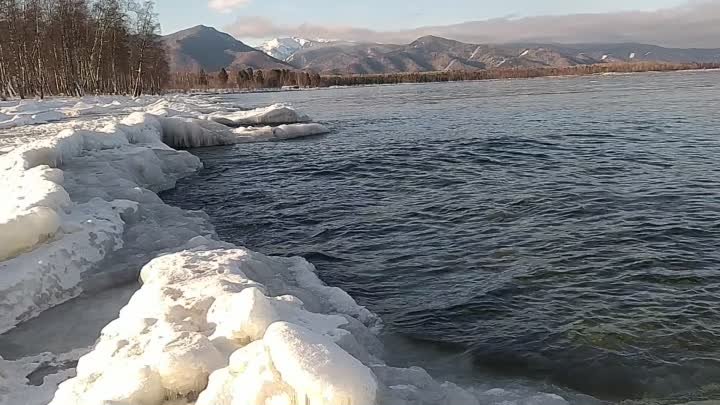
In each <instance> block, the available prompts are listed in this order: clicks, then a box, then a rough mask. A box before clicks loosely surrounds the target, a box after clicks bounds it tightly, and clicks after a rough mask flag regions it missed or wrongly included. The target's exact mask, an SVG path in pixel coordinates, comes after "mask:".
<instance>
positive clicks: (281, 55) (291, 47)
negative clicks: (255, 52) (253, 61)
mask: <svg viewBox="0 0 720 405" xmlns="http://www.w3.org/2000/svg"><path fill="white" fill-rule="evenodd" d="M312 44H313V41H311V40H309V39H304V38H298V37H289V38H274V39H271V40H270V41H267V42H265V43H263V44H262V45H260V46H258V47H257V49H259V50H261V51H263V52H265V53H266V54H268V55H270V56H272V57H273V58H276V59H279V60H287V58H289V57H290V56H292V55H293V54H294V53H295V52H297V51H299V50H301V49H303V48H304V47H305V46H308V45H310V46H311V45H312Z"/></svg>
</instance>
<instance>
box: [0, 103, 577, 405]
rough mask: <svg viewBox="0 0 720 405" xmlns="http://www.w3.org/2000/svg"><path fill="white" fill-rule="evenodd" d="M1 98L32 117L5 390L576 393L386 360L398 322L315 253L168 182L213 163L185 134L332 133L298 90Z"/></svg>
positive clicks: (220, 400) (205, 403)
mask: <svg viewBox="0 0 720 405" xmlns="http://www.w3.org/2000/svg"><path fill="white" fill-rule="evenodd" d="M0 114H2V115H0V117H4V118H7V119H6V120H4V121H2V122H6V123H15V124H13V125H15V126H14V127H13V128H12V129H10V130H5V131H2V132H0V142H2V143H0V145H4V146H5V148H6V151H7V153H5V154H3V155H0V192H2V193H3V195H4V198H3V199H2V201H0V333H2V332H6V333H5V335H3V336H0V349H2V350H0V354H2V355H3V356H5V357H6V359H5V360H3V359H2V358H0V405H18V404H28V405H44V404H47V403H48V402H50V403H51V404H53V405H84V404H87V405H99V404H116V405H120V404H122V405H130V404H132V405H136V404H137V405H170V404H172V405H181V404H196V405H210V404H212V405H223V404H227V405H235V404H243V405H246V404H247V405H254V404H258V405H260V404H263V405H266V404H274V405H280V404H287V405H291V404H313V405H323V404H326V405H338V404H353V405H371V404H383V405H384V404H427V405H437V404H445V405H452V404H456V405H465V404H469V405H472V404H480V403H483V404H485V403H488V404H494V403H497V404H501V403H502V404H508V405H509V404H518V405H520V404H527V405H530V404H536V405H555V404H558V405H560V404H565V403H566V401H565V400H563V399H562V398H560V397H558V396H555V395H550V394H543V393H538V392H534V393H528V394H523V395H519V394H518V393H517V392H510V391H507V390H502V389H494V390H492V389H483V390H477V389H475V390H465V389H462V388H460V387H458V386H456V385H455V384H452V383H449V382H448V383H441V382H437V381H435V380H434V379H433V378H431V377H430V376H429V375H428V374H427V373H426V372H425V371H424V370H422V369H419V368H408V369H400V368H394V367H391V366H389V365H387V364H385V362H384V361H383V358H384V355H383V345H382V343H381V342H380V341H379V340H378V337H377V332H378V331H379V330H380V328H381V321H380V320H379V319H378V318H377V317H376V316H375V315H374V314H372V313H371V312H370V311H368V310H367V309H365V308H363V307H361V306H359V305H358V304H357V303H356V302H355V301H354V300H353V299H352V298H351V297H350V296H349V295H348V294H346V293H345V292H344V291H342V290H340V289H338V288H333V287H329V286H326V285H324V284H323V283H322V282H321V281H320V279H319V278H318V277H317V276H316V274H315V269H314V267H313V266H312V264H310V263H308V262H307V261H305V260H304V259H302V258H277V257H268V256H264V255H262V254H259V253H256V252H252V251H250V250H247V249H245V248H242V247H237V246H233V245H231V244H228V243H225V242H222V241H219V240H217V237H216V235H215V232H214V230H213V227H212V225H211V224H210V222H209V219H208V217H207V216H206V215H205V214H204V213H202V212H190V211H184V210H181V209H178V208H175V207H171V206H169V205H167V204H165V203H164V202H163V201H162V200H161V199H160V198H159V197H158V195H157V193H158V192H160V191H162V190H166V189H169V188H172V187H174V185H175V182H176V181H177V180H178V179H180V178H182V177H183V176H187V175H190V174H192V173H194V172H195V171H197V170H198V169H200V168H201V167H202V163H201V162H200V161H199V160H198V159H197V158H196V157H195V156H193V155H191V154H190V153H188V152H186V151H183V150H176V148H192V147H201V146H212V145H229V144H236V143H243V142H249V141H266V140H281V139H287V138H293V137H299V136H307V135H311V134H316V133H324V132H327V129H326V128H324V127H323V126H322V125H320V124H314V123H309V122H307V121H309V118H308V117H307V116H305V115H304V114H301V113H298V112H297V111H295V110H294V109H292V108H291V107H288V106H283V105H275V106H270V107H267V108H263V109H256V110H251V111H241V110H239V109H238V108H237V107H236V106H231V105H227V104H218V103H212V102H204V101H202V99H200V98H191V97H181V96H177V97H170V98H155V97H146V98H141V99H135V100H131V99H113V100H110V99H108V98H92V99H84V100H82V101H80V102H78V101H77V100H62V99H56V100H48V101H43V102H21V103H18V102H4V103H1V104H0ZM18 117H19V118H18ZM49 121H57V122H54V123H47V122H49ZM43 122H44V124H41V123H43ZM251 124H252V125H259V126H251V127H243V126H246V125H251ZM278 124H282V125H280V126H271V125H278ZM7 126H8V127H10V126H11V124H7ZM138 277H139V278H140V280H141V285H142V287H140V288H139V289H138V290H137V291H135V289H137V288H138V285H137V284H135V282H136V280H137V279H138ZM107 291H112V292H113V293H112V294H108V293H107ZM134 291H135V292H134ZM133 292H134V294H133V295H132V297H131V298H130V299H129V302H125V300H126V297H128V296H129V295H130V294H131V293H133ZM77 297H80V298H77ZM125 304H126V305H125ZM122 305H125V306H124V308H122V309H121V310H119V314H118V309H119V308H120V307H121V306H122ZM48 314H52V316H50V315H48ZM113 318H117V319H115V320H112V319H113ZM111 320H112V322H110V321H111ZM106 322H109V324H107V326H105V324H106ZM60 324H62V326H60ZM103 326H104V328H103ZM100 328H102V332H101V331H100ZM53 334H54V335H53ZM60 335H62V336H60ZM98 335H99V336H100V338H99V339H98V340H97V342H96V343H95V344H93V343H92V342H94V341H95V338H96V337H97V336H98ZM3 345H4V346H3ZM13 345H14V346H17V347H14V348H13V349H12V350H10V348H9V346H13ZM89 346H90V347H89ZM81 356H82V357H81ZM80 357H81V358H80ZM78 359H79V362H77V363H76V361H77V360H78ZM63 381H65V382H63ZM61 382H62V384H60V386H59V389H58V384H59V383H61Z"/></svg>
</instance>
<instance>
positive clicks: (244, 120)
mask: <svg viewBox="0 0 720 405" xmlns="http://www.w3.org/2000/svg"><path fill="white" fill-rule="evenodd" d="M207 118H208V119H209V120H212V121H215V122H218V123H220V124H223V125H227V126H238V127H239V126H246V125H258V124H260V125H279V124H296V123H301V122H308V121H310V117H308V116H307V115H305V114H303V113H300V112H298V111H297V110H295V109H294V108H292V107H290V106H287V105H285V104H274V105H271V106H269V107H264V108H256V109H254V110H249V111H236V112H216V113H213V114H210V115H208V116H207Z"/></svg>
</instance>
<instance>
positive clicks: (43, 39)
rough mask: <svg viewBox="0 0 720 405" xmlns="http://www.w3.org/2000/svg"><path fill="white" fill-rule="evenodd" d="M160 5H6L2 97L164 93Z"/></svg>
mask: <svg viewBox="0 0 720 405" xmlns="http://www.w3.org/2000/svg"><path fill="white" fill-rule="evenodd" d="M159 31H160V25H159V23H158V19H157V16H156V14H155V13H154V9H153V2H152V1H143V2H141V3H138V2H136V1H134V0H0V98H3V99H4V98H7V97H21V98H25V97H41V98H42V97H44V96H45V95H69V96H81V95H85V94H131V95H135V96H137V95H140V94H142V93H159V92H161V91H162V90H163V89H164V88H165V87H166V85H167V80H168V77H169V68H168V63H167V58H166V55H165V50H164V48H163V46H162V43H161V42H160V36H159Z"/></svg>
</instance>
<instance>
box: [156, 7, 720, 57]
mask: <svg viewBox="0 0 720 405" xmlns="http://www.w3.org/2000/svg"><path fill="white" fill-rule="evenodd" d="M155 1H156V8H157V12H158V14H159V16H160V22H161V24H162V29H163V33H164V34H169V33H172V32H175V31H178V30H181V29H184V28H189V27H191V26H195V25H198V24H204V25H208V26H214V27H216V28H218V29H220V30H224V31H227V32H229V33H231V34H233V35H234V36H236V37H238V39H240V40H242V41H244V42H247V43H249V44H251V45H257V44H258V43H260V42H262V41H263V40H265V39H269V38H271V37H274V36H288V35H300V36H309V35H314V36H317V37H322V36H323V35H327V36H331V37H332V38H328V39H346V40H368V41H376V42H389V41H396V42H397V41H405V40H408V39H409V40H412V39H411V37H412V35H416V34H421V33H425V32H429V33H432V34H448V36H452V35H453V34H455V36H457V38H453V39H459V40H461V39H468V40H470V39H476V40H478V41H480V40H490V41H495V40H502V38H499V39H498V38H495V37H493V36H492V35H490V34H491V32H490V28H492V29H493V30H496V31H503V32H505V33H507V32H510V33H511V34H512V33H514V32H513V31H512V30H516V31H518V34H519V33H520V31H522V30H524V29H527V28H526V27H525V26H524V25H523V24H518V21H523V22H526V23H532V24H533V26H534V27H535V28H537V26H538V24H540V23H548V24H550V23H557V24H560V25H559V26H561V27H566V28H563V29H566V30H569V31H571V32H572V35H575V31H576V30H577V29H578V26H579V25H582V26H583V27H582V28H585V27H586V26H588V27H589V26H592V27H593V29H592V30H585V31H588V32H585V33H584V34H583V35H584V36H589V37H590V38H591V39H592V35H594V34H595V33H596V32H597V30H598V29H599V28H598V25H600V26H603V25H604V24H605V23H607V24H609V26H607V27H603V29H605V30H607V31H608V32H611V31H612V30H614V29H615V27H613V25H614V24H617V23H618V22H619V21H621V22H622V24H623V25H627V23H628V21H629V20H628V19H632V21H631V22H632V24H636V25H638V26H642V27H639V28H633V29H628V32H632V33H636V32H638V31H639V30H641V29H644V30H646V31H647V30H648V29H649V28H648V24H651V23H652V24H656V25H659V24H665V23H667V22H668V21H667V18H668V13H667V12H668V10H670V11H671V14H672V15H671V16H673V17H674V16H675V15H676V14H682V13H684V12H685V11H684V8H687V7H694V6H696V5H699V4H703V5H708V4H711V6H712V9H711V10H712V11H713V13H714V12H715V10H718V11H720V8H717V7H715V6H718V5H720V0H501V1H497V0H442V1H438V0H363V1H352V0H302V1H298V0H155ZM708 10H710V9H708V8H707V7H706V8H705V10H703V13H702V14H698V13H696V14H692V15H689V14H688V15H685V17H683V18H684V19H685V20H684V21H682V24H685V25H688V24H690V29H691V30H692V29H693V27H694V25H693V24H695V22H697V21H696V20H698V19H701V20H703V21H702V22H705V23H708V24H709V22H708V21H705V20H706V17H707V16H706V14H707V13H708ZM584 14H598V15H599V16H609V17H612V18H611V19H605V20H603V19H601V18H588V17H587V16H579V15H584ZM685 14H687V13H685ZM717 14H720V12H719V13H717ZM698 15H699V16H698ZM551 16H563V19H562V20H549V19H548V18H550V17H551ZM534 17H542V18H545V20H538V19H535V18H534ZM711 17H713V18H715V17H718V18H720V15H717V16H711ZM603 18H604V17H603ZM653 19H655V20H653ZM468 21H480V22H484V23H485V24H484V25H483V26H481V27H476V26H473V27H464V31H462V32H460V31H459V30H458V29H457V28H455V27H454V25H455V24H460V23H463V22H468ZM498 21H502V22H504V25H503V27H502V28H503V29H505V30H503V29H500V30H498V27H497V26H496V25H495V23H496V22H498ZM561 21H562V23H561ZM711 22H712V23H714V22H715V20H713V21H711ZM563 24H564V25H563ZM670 25H672V26H676V25H681V24H679V23H678V22H677V21H674V20H673V21H671V22H670ZM446 26H449V27H451V28H448V29H445V30H426V29H420V28H421V27H422V28H425V27H446ZM511 27H512V28H511ZM656 28H658V29H659V28H660V27H656ZM483 29H485V30H486V31H487V33H486V34H483V35H481V34H478V35H473V34H474V32H473V31H472V30H475V31H477V32H480V33H481V32H483V31H482V30H483ZM682 29H685V30H686V29H687V27H685V26H683V28H682ZM710 29H711V30H712V28H710ZM541 31H542V32H539V33H538V34H537V35H536V36H537V37H538V38H544V37H545V36H546V37H548V38H550V39H552V38H555V37H556V36H557V35H558V32H559V31H561V30H556V31H557V32H553V33H548V32H545V31H544V30H541ZM551 34H552V35H551ZM646 34H647V35H650V37H651V38H652V34H651V33H646ZM693 35H694V37H697V38H701V39H700V40H699V42H698V44H700V43H701V42H702V43H704V42H707V41H708V40H707V39H704V40H703V39H702V38H704V37H706V36H707V35H709V33H706V32H697V33H694V34H693ZM510 37H511V38H508V40H522V39H525V37H518V38H515V36H514V35H510ZM580 37H581V38H580V39H582V35H581V36H580ZM616 37H618V38H620V39H622V38H624V37H623V36H622V35H616ZM608 38H609V39H613V38H615V37H608ZM629 39H632V38H629ZM640 39H644V38H642V36H641V38H640ZM560 40H561V41H562V39H560ZM671 41H672V39H671ZM703 41H704V42H703ZM690 42H692V41H690ZM690 42H688V43H690ZM717 46H718V47H720V43H718V44H717Z"/></svg>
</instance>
